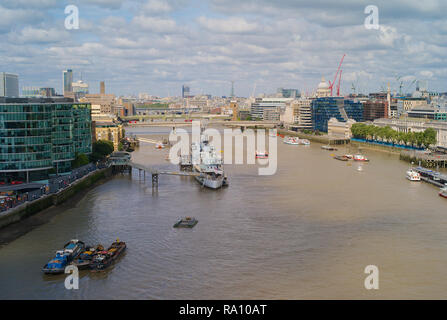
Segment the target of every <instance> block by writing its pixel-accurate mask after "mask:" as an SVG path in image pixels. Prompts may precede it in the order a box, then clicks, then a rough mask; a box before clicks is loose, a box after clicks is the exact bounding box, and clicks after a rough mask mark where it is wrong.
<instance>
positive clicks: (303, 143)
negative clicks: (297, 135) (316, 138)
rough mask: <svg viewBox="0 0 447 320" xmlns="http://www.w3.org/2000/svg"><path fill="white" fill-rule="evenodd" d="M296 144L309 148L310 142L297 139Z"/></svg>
mask: <svg viewBox="0 0 447 320" xmlns="http://www.w3.org/2000/svg"><path fill="white" fill-rule="evenodd" d="M298 143H299V144H302V145H305V146H310V141H309V140H307V139H298Z"/></svg>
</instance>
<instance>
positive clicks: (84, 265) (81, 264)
mask: <svg viewBox="0 0 447 320" xmlns="http://www.w3.org/2000/svg"><path fill="white" fill-rule="evenodd" d="M101 251H104V247H103V246H102V245H100V244H99V245H97V246H96V247H87V249H86V250H85V251H84V252H82V253H81V254H80V255H79V256H78V257H77V258H76V259H74V260H73V262H72V263H71V264H72V265H75V266H76V267H78V269H80V270H82V269H88V268H89V267H90V264H91V263H92V261H93V258H94V257H95V255H97V254H98V253H99V252H101Z"/></svg>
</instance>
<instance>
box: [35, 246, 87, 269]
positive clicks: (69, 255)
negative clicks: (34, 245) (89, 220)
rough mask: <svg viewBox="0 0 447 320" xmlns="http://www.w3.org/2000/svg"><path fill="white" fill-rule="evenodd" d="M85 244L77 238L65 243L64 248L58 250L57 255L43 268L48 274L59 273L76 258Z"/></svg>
mask: <svg viewBox="0 0 447 320" xmlns="http://www.w3.org/2000/svg"><path fill="white" fill-rule="evenodd" d="M84 247H85V244H84V242H82V241H79V240H77V239H75V240H71V241H69V242H68V243H66V244H65V246H64V249H63V250H58V251H56V255H55V257H54V258H53V259H51V260H50V261H49V262H48V263H47V264H45V265H44V266H43V268H42V271H43V272H44V273H46V274H58V273H63V272H64V271H65V267H66V266H67V265H68V264H69V263H70V262H71V261H72V260H73V259H75V258H76V257H77V256H78V255H79V254H80V253H81V252H82V251H83V250H84Z"/></svg>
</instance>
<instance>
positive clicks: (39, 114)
mask: <svg viewBox="0 0 447 320" xmlns="http://www.w3.org/2000/svg"><path fill="white" fill-rule="evenodd" d="M0 117H1V118H2V119H8V121H6V122H5V123H4V127H3V128H2V130H1V131H0V146H1V147H0V179H1V180H11V179H13V180H22V181H33V180H44V179H48V174H50V173H51V172H59V173H61V172H68V171H70V170H71V162H72V160H74V159H75V156H76V153H84V154H89V153H91V151H92V133H91V115H90V104H87V103H85V104H82V103H74V102H73V101H72V100H71V99H68V98H62V99H53V98H52V99H47V98H30V99H27V98H0Z"/></svg>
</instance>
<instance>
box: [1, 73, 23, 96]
mask: <svg viewBox="0 0 447 320" xmlns="http://www.w3.org/2000/svg"><path fill="white" fill-rule="evenodd" d="M0 97H11V98H13V97H16V98H18V97H19V76H18V75H16V74H12V73H6V72H0Z"/></svg>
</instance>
